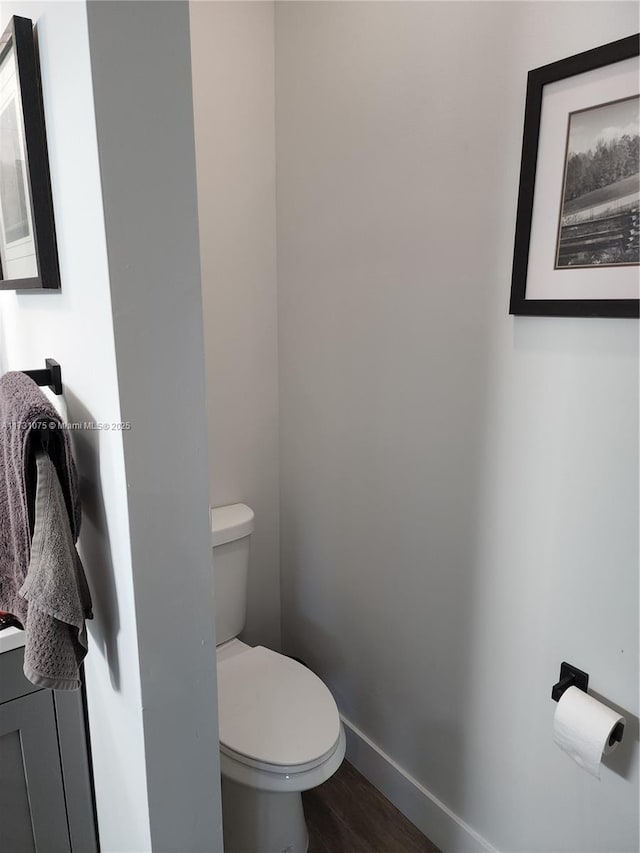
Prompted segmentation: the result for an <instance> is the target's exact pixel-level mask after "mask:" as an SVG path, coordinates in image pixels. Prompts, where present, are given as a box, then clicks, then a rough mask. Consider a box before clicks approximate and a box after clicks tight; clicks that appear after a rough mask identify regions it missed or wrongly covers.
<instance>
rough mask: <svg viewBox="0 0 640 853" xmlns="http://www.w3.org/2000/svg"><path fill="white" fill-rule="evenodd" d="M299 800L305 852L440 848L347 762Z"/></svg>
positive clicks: (414, 852)
mask: <svg viewBox="0 0 640 853" xmlns="http://www.w3.org/2000/svg"><path fill="white" fill-rule="evenodd" d="M302 799H303V802H304V813H305V817H306V819H307V826H308V828H309V853H440V851H439V850H438V848H437V847H436V846H435V844H432V843H431V842H430V841H429V839H428V838H425V836H424V835H423V834H422V833H421V832H420V831H419V830H417V829H416V828H415V826H414V825H413V824H412V823H411V822H410V821H408V820H407V819H406V817H405V816H404V815H403V814H401V812H399V811H398V809H397V808H396V807H395V806H394V805H392V804H391V803H390V802H389V800H387V799H386V798H385V797H383V796H382V794H381V793H380V792H379V791H378V790H377V789H376V788H374V787H373V785H371V783H370V782H368V781H367V780H366V779H365V778H364V776H362V775H361V774H360V773H358V771H357V770H356V769H355V767H353V766H352V765H351V764H349V763H348V762H347V761H345V762H343V764H342V767H341V768H340V769H339V770H338V772H337V773H335V774H334V775H333V776H332V777H331V779H329V781H328V782H325V783H324V785H320V786H319V787H318V788H313V789H312V790H311V791H306V792H305V793H304V794H303V795H302Z"/></svg>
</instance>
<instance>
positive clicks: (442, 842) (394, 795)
mask: <svg viewBox="0 0 640 853" xmlns="http://www.w3.org/2000/svg"><path fill="white" fill-rule="evenodd" d="M341 718H342V722H343V723H344V727H345V732H346V735H347V758H348V760H349V761H350V762H351V764H353V766H354V767H355V768H356V769H357V770H359V771H360V773H362V775H363V776H365V777H366V778H367V779H369V781H370V782H371V783H372V784H373V785H375V787H376V788H377V789H378V790H379V791H381V792H382V793H383V794H384V795H385V797H386V798H387V799H388V800H391V802H392V803H393V804H394V806H395V807H396V808H397V809H399V810H400V811H401V812H402V814H403V815H405V817H407V818H408V819H409V820H410V821H411V823H413V824H415V826H417V827H418V829H419V830H420V831H421V832H422V833H423V834H424V835H426V836H427V838H429V839H430V840H431V841H433V843H434V844H435V845H436V846H437V847H439V848H440V850H442V852H443V853H498V851H497V850H496V848H495V847H493V846H492V845H491V844H489V842H488V841H486V840H485V839H484V838H483V837H482V836H481V835H479V834H478V833H477V832H476V831H475V829H472V827H470V826H469V825H468V824H466V823H465V822H464V821H463V820H462V819H461V818H459V817H458V815H456V814H454V813H453V812H452V811H451V809H450V808H448V807H447V806H445V804H444V803H443V802H441V801H440V800H439V799H438V798H437V797H436V796H434V795H433V794H432V793H430V792H429V791H427V789H426V788H425V787H424V786H422V785H421V784H420V783H419V782H418V781H417V779H414V778H413V777H412V776H410V775H409V774H408V773H407V772H406V771H405V770H403V769H402V767H400V765H399V764H396V762H395V761H394V760H393V759H392V758H391V757H390V756H389V755H387V754H386V753H385V752H383V750H382V749H380V747H379V746H377V745H376V744H375V743H373V741H371V740H369V738H368V737H367V736H366V735H365V734H364V733H363V732H361V731H360V730H359V729H358V728H357V726H354V724H353V723H352V722H350V721H349V720H347V719H346V718H345V717H344V716H342V715H341Z"/></svg>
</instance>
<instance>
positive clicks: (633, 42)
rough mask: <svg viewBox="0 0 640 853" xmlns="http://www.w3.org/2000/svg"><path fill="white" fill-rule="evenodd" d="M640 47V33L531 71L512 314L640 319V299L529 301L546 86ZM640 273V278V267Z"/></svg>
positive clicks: (634, 52) (627, 55)
mask: <svg viewBox="0 0 640 853" xmlns="http://www.w3.org/2000/svg"><path fill="white" fill-rule="evenodd" d="M639 48H640V34H635V35H632V36H628V37H626V38H623V39H619V40H618V41H614V42H610V43H609V44H605V45H602V46H601V47H596V48H593V49H592V50H588V51H585V52H584V53H579V54H576V55H575V56H570V57H568V58H567V59H561V60H559V61H557V62H552V63H550V64H549V65H544V66H542V67H540V68H535V69H533V70H532V71H529V74H528V78H527V94H526V105H525V117H524V131H523V142H522V161H521V166H520V187H519V193H518V207H517V216H516V233H515V245H514V253H513V267H512V277H511V299H510V304H509V313H510V314H515V315H524V316H556V317H638V316H640V311H639V300H638V299H534V298H528V297H527V274H528V270H529V260H530V258H529V254H530V242H531V224H532V216H533V206H534V196H535V191H536V171H537V165H538V145H539V136H540V119H541V113H542V105H543V99H544V89H545V86H547V85H548V84H549V83H555V82H556V81H559V80H565V79H566V78H570V77H574V76H575V75H578V74H583V73H585V72H588V71H593V70H594V69H598V68H602V67H603V66H607V65H611V64H613V63H618V62H621V61H624V60H626V59H631V58H633V57H636V56H638V55H639ZM638 271H639V274H640V268H639V270H638Z"/></svg>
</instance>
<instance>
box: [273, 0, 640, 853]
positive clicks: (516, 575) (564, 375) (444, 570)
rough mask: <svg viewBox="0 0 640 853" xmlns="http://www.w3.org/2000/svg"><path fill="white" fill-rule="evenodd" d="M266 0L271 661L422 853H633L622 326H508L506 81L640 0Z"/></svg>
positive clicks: (584, 43)
mask: <svg viewBox="0 0 640 853" xmlns="http://www.w3.org/2000/svg"><path fill="white" fill-rule="evenodd" d="M276 9H277V11H276V107H277V111H276V128H277V176H278V181H277V221H278V290H279V316H278V322H279V357H280V401H281V405H280V418H281V444H280V453H281V496H282V505H281V513H282V535H281V544H282V573H283V645H284V648H285V650H286V651H288V652H291V653H294V654H296V655H299V656H301V657H303V658H306V659H307V660H308V661H309V663H310V664H311V665H312V666H313V667H314V668H315V669H316V670H317V671H318V672H319V674H320V675H321V676H322V677H323V678H325V679H326V681H327V683H328V684H329V685H330V687H331V688H332V690H333V691H334V694H335V696H336V698H337V701H338V703H339V706H340V708H341V710H342V711H343V712H344V714H345V715H346V717H347V718H348V719H349V720H351V721H352V722H353V723H355V725H356V726H357V727H358V728H359V729H360V730H361V731H362V732H363V733H364V734H365V735H366V736H368V738H369V739H370V740H371V741H372V742H373V744H374V745H375V746H376V747H378V748H379V749H382V750H384V752H385V753H386V754H387V755H388V756H389V757H390V758H391V759H392V760H393V761H394V762H395V767H394V765H392V764H390V763H389V762H386V764H385V761H384V758H381V757H380V755H379V752H377V751H376V749H375V748H374V749H370V748H369V747H367V746H366V742H364V741H362V740H358V738H357V737H352V738H351V744H352V755H353V757H354V758H355V760H356V761H358V760H360V761H361V765H362V766H365V764H366V762H367V761H369V759H366V760H365V758H362V756H366V755H369V758H371V756H373V758H371V761H370V764H369V770H371V769H372V768H373V769H374V770H375V768H376V767H377V768H378V770H379V773H378V777H379V778H378V782H379V784H382V785H383V787H384V786H385V785H386V788H385V790H386V792H387V793H388V795H389V796H391V797H392V798H394V799H395V801H396V802H397V803H398V804H399V805H400V806H401V807H403V808H405V810H407V811H408V812H410V813H411V814H412V816H413V818H414V820H416V821H417V822H419V823H421V825H422V827H423V828H424V829H425V831H427V833H428V834H431V835H432V837H433V839H434V840H435V841H436V842H438V843H439V844H441V845H442V847H443V848H445V849H449V850H453V849H456V850H461V849H480V848H481V847H482V845H483V841H482V839H483V838H484V839H485V841H486V842H487V843H490V844H493V845H495V847H497V848H498V849H499V850H502V851H522V853H533V851H535V852H536V853H543V851H544V853H555V851H576V852H577V851H580V853H586V851H602V853H605V851H608V853H612V852H613V851H617V853H620V851H634V850H637V848H638V762H637V737H638V734H637V729H638V727H637V713H638V655H637V651H638V378H639V377H638V324H637V322H636V321H629V320H597V319H596V320H579V319H556V318H547V319H542V318H530V319H524V318H517V319H514V318H512V317H509V316H508V313H507V312H508V302H509V288H510V272H511V260H512V251H513V235H514V227H515V211H516V199H517V191H518V174H519V165H520V149H521V138H522V120H523V112H524V96H525V87H526V73H527V71H528V70H529V69H530V68H534V67H537V66H539V65H542V64H545V63H548V62H551V61H553V60H556V59H560V58H562V57H565V56H569V55H571V54H573V53H576V52H578V51H581V50H585V49H588V48H591V47H594V46H596V45H599V44H602V43H605V42H607V41H609V40H613V39H616V38H620V37H622V36H626V35H629V34H631V33H633V32H635V31H637V30H638V12H637V6H636V5H635V4H631V3H627V4H624V3H586V4H580V3H560V4H551V3H278V4H277V7H276ZM564 659H566V660H569V661H572V662H574V663H575V664H576V665H578V666H580V667H582V668H584V669H586V670H587V671H589V672H590V674H591V686H592V688H593V689H594V690H595V691H597V693H598V694H600V695H601V696H603V697H605V698H606V700H608V701H610V702H612V703H616V704H617V705H619V706H621V707H622V708H624V709H625V711H626V712H627V716H628V719H629V726H628V731H627V738H626V743H625V744H624V745H623V746H622V747H621V748H620V749H619V750H618V752H617V753H615V754H614V755H613V756H612V758H611V760H610V761H608V763H607V766H606V767H604V769H603V773H602V779H601V781H600V782H597V781H596V780H594V779H593V778H592V777H590V776H588V775H587V774H586V773H584V771H581V770H580V768H579V767H578V766H577V765H575V764H573V763H572V762H571V761H570V759H569V758H568V757H567V756H566V755H564V754H562V753H561V752H560V751H559V750H558V749H557V748H556V747H555V746H554V745H553V743H552V739H551V733H552V718H553V713H554V711H555V707H556V706H555V705H554V703H553V702H552V701H551V699H550V695H549V694H550V689H551V685H552V683H553V682H554V681H555V680H556V678H557V675H558V671H559V665H560V662H561V661H562V660H564ZM367 750H368V752H367ZM376 756H377V757H376ZM376 762H377V764H376ZM383 764H384V765H385V767H386V769H385V767H383V766H382V765H383ZM380 768H382V769H380ZM372 772H373V771H372ZM376 772H378V771H376ZM403 774H404V775H403ZM407 774H408V775H409V776H411V777H412V779H407ZM419 785H421V786H422V788H420V787H419ZM433 797H436V798H438V799H439V801H440V805H442V804H444V806H446V807H448V808H449V809H450V810H451V812H452V813H453V818H452V815H451V814H450V813H447V812H446V811H445V810H443V809H441V808H440V805H439V804H438V802H435V804H434V800H433V799H432V798H433ZM430 815H431V817H430ZM434 815H435V816H434ZM425 816H426V817H425ZM456 819H457V820H458V821H464V822H466V824H467V828H466V829H465V827H464V826H461V825H460V824H458V830H455V831H456V832H458V835H457V836H456V838H457V840H456V841H455V842H454V841H452V840H451V839H452V838H453V837H454V834H455V833H454V829H455V827H454V823H455V820H456ZM452 827H454V829H452ZM469 828H471V830H472V831H471V832H468V831H467V830H468V829H469ZM473 832H475V833H477V835H474V834H473Z"/></svg>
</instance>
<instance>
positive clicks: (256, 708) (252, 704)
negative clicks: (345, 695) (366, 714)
mask: <svg viewBox="0 0 640 853" xmlns="http://www.w3.org/2000/svg"><path fill="white" fill-rule="evenodd" d="M252 530H253V513H252V512H251V510H250V509H249V508H248V507H246V506H245V505H243V504H235V505H233V506H231V507H221V508H218V509H214V510H213V511H212V544H213V546H214V577H215V582H216V584H217V586H216V587H215V594H216V626H217V627H216V642H217V643H218V645H217V648H216V659H217V671H218V717H219V731H220V768H221V775H222V808H223V830H224V845H225V848H224V849H225V853H306V850H307V848H308V834H307V827H306V823H305V819H304V812H303V808H302V797H301V792H302V791H305V790H308V789H309V788H314V787H316V786H317V785H321V784H322V783H323V782H325V781H326V780H327V779H329V777H330V776H332V775H333V773H335V771H336V770H337V769H338V767H339V766H340V764H341V763H342V760H343V758H344V754H345V734H344V728H343V726H342V723H341V721H340V716H339V713H338V708H337V706H336V703H335V700H334V699H333V696H332V695H331V692H330V691H329V689H328V687H327V686H326V685H325V684H324V683H323V682H322V680H321V679H320V678H318V676H316V675H315V674H314V673H312V672H311V670H309V669H307V667H305V666H304V665H303V664H301V663H298V662H297V661H295V660H292V659H291V658H289V657H286V656H285V655H282V654H279V653H278V652H275V651H272V650H271V649H266V648H264V647H263V646H255V647H252V646H248V645H246V644H245V643H243V642H241V641H240V640H238V639H237V634H238V633H239V631H240V630H241V628H242V626H243V625H244V600H245V589H244V587H245V586H246V570H247V565H248V539H249V534H250V533H251V531H252ZM234 532H235V533H238V532H239V535H238V536H237V537H236V536H235V535H234ZM242 540H244V545H243V543H242ZM238 585H240V587H241V589H239V588H238ZM221 599H222V600H221ZM240 607H242V612H241V613H240V612H238V611H239V608H240ZM225 608H226V609H225ZM219 616H220V618H218V617H219Z"/></svg>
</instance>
